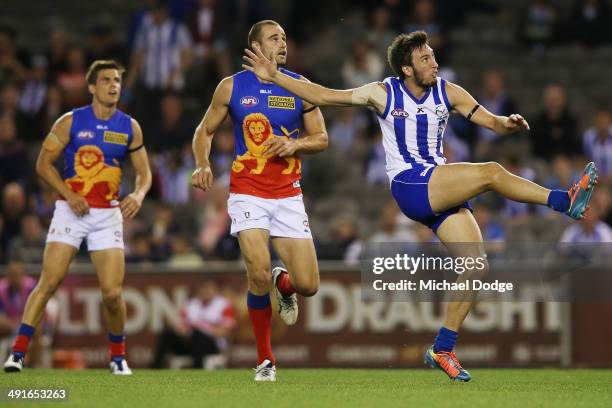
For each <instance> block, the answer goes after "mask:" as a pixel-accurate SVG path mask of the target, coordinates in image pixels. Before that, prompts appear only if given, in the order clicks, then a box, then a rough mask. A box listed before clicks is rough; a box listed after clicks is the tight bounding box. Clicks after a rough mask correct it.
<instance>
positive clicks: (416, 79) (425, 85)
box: [414, 71, 436, 88]
mask: <svg viewBox="0 0 612 408" xmlns="http://www.w3.org/2000/svg"><path fill="white" fill-rule="evenodd" d="M414 82H416V84H417V85H418V86H420V87H423V88H429V87H430V86H432V85H434V84H435V83H436V81H435V80H434V79H432V80H431V81H429V82H427V81H426V80H425V79H424V78H423V77H422V76H421V74H419V73H418V72H417V71H414Z"/></svg>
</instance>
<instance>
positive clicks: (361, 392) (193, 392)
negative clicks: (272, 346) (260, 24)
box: [0, 369, 612, 408]
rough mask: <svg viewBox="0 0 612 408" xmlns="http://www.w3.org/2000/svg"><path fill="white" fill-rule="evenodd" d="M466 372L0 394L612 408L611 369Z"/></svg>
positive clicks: (160, 377) (53, 383) (74, 377)
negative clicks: (462, 375) (459, 376)
mask: <svg viewBox="0 0 612 408" xmlns="http://www.w3.org/2000/svg"><path fill="white" fill-rule="evenodd" d="M471 373H472V377H473V380H472V381H471V382H469V383H458V382H457V383H451V382H450V381H449V380H448V379H447V377H446V376H445V375H444V374H442V373H441V372H439V371H436V370H348V369H340V370H338V369H318V370H306V369H301V370H296V369H282V370H279V371H278V375H277V382H276V383H254V382H253V380H252V374H251V372H250V371H249V370H221V371H215V372H207V371H195V370H183V371H165V370H164V371H152V370H135V375H133V376H131V377H115V376H111V375H110V374H108V372H106V371H104V370H84V371H63V370H27V371H24V372H23V373H20V374H10V375H9V374H4V373H0V389H2V390H3V392H6V389H7V388H26V387H27V388H46V389H48V388H67V389H68V390H69V393H70V394H69V399H68V402H64V403H61V404H60V406H75V407H76V406H79V407H106V408H108V407H130V408H132V407H146V408H157V407H177V408H186V407H219V408H225V407H283V406H284V407H301V406H316V407H345V406H346V407H359V406H364V407H375V408H384V407H390V406H397V407H400V406H402V407H454V408H456V407H463V406H465V407H520V408H526V407H549V406H550V407H556V408H558V407H610V406H612V370H507V369H497V370H484V369H481V370H471ZM1 404H2V405H3V406H7V407H10V406H41V403H38V404H37V405H36V404H32V403H10V404H5V402H4V401H2V403H1ZM55 405H56V403H52V402H46V403H44V404H42V406H46V407H50V406H55Z"/></svg>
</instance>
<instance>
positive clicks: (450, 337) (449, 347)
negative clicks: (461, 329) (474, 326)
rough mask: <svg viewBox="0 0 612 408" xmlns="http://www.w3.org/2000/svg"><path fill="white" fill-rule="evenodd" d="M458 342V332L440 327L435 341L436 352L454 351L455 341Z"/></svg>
mask: <svg viewBox="0 0 612 408" xmlns="http://www.w3.org/2000/svg"><path fill="white" fill-rule="evenodd" d="M456 342H457V332H456V331H452V330H450V329H447V328H446V327H444V326H443V327H440V331H439V332H438V335H437V336H436V342H435V343H434V353H437V352H439V351H449V352H450V351H453V348H454V347H455V343H456Z"/></svg>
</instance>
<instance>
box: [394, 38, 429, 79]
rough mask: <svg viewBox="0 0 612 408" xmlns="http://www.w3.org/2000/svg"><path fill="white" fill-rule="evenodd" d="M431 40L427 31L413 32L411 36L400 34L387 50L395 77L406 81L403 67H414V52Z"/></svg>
mask: <svg viewBox="0 0 612 408" xmlns="http://www.w3.org/2000/svg"><path fill="white" fill-rule="evenodd" d="M428 40H429V38H428V37H427V33H426V32H425V31H413V32H411V33H410V34H400V35H398V36H397V37H395V39H394V40H393V42H392V43H391V45H390V46H389V48H388V49H387V60H388V61H389V65H391V69H393V72H395V75H397V76H398V77H400V79H401V80H404V77H405V75H404V72H403V71H402V67H403V66H406V65H409V66H412V52H413V51H414V50H416V49H419V48H421V47H422V46H424V45H425V44H427V41H428Z"/></svg>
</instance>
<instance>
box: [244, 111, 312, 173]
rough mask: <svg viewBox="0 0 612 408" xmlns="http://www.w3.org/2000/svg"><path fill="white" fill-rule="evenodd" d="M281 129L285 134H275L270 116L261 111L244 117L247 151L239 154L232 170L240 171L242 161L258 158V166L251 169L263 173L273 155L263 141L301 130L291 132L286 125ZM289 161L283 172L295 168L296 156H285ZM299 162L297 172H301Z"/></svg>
mask: <svg viewBox="0 0 612 408" xmlns="http://www.w3.org/2000/svg"><path fill="white" fill-rule="evenodd" d="M281 130H282V131H283V133H284V136H275V135H274V133H273V130H272V125H271V124H270V121H269V120H268V118H267V117H266V116H265V115H263V114H261V113H251V114H250V115H247V116H246V117H245V118H244V121H243V122H242V133H243V135H244V142H245V143H246V147H247V151H246V153H245V154H243V155H240V156H237V157H236V160H234V163H233V164H232V171H234V172H236V173H239V172H241V171H242V170H244V167H245V166H244V164H243V163H242V162H244V161H247V160H257V167H256V168H254V169H251V174H261V173H262V172H263V170H264V168H265V167H266V163H267V162H268V159H269V158H271V157H272V155H270V154H267V153H265V152H264V150H265V148H266V146H263V143H264V142H265V141H266V140H268V139H270V138H272V137H286V138H289V136H290V135H291V134H293V133H295V132H299V129H296V130H294V131H292V132H289V131H288V130H287V129H285V128H284V127H281ZM284 159H285V160H286V161H287V168H286V169H284V170H283V171H282V174H291V172H293V170H294V169H295V163H296V159H295V157H285V158H284ZM297 162H298V170H297V173H298V174H299V173H300V170H301V169H300V165H299V164H300V162H299V160H297Z"/></svg>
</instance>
